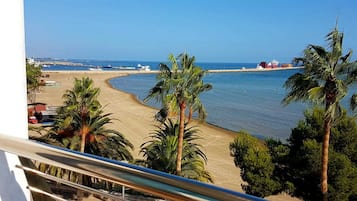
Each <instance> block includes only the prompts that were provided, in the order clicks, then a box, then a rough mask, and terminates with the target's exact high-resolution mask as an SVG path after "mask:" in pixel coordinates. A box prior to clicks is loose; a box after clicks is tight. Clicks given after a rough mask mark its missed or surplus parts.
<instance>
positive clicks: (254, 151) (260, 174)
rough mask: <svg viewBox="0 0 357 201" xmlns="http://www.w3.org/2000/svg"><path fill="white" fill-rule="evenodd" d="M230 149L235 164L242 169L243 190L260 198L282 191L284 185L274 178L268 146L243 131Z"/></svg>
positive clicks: (231, 144)
mask: <svg viewBox="0 0 357 201" xmlns="http://www.w3.org/2000/svg"><path fill="white" fill-rule="evenodd" d="M229 149H230V152H231V156H233V157H234V163H235V165H236V166H237V167H239V168H240V169H241V176H242V179H243V181H245V182H247V184H242V188H243V190H244V191H245V192H246V193H248V194H252V195H255V196H259V197H265V196H268V195H272V194H276V193H278V192H280V191H281V189H282V185H281V184H280V183H279V182H278V180H277V179H276V178H275V176H274V164H273V162H272V158H271V156H270V154H269V149H268V147H267V146H266V144H265V143H264V142H263V141H261V140H259V139H257V138H255V137H253V136H251V135H249V134H248V133H246V132H244V131H241V132H239V133H238V134H237V136H236V137H235V139H234V141H233V142H232V143H230V145H229Z"/></svg>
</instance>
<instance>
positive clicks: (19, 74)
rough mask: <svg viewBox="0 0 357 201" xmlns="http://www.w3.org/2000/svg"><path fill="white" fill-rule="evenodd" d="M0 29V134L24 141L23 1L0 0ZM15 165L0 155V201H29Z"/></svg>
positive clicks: (14, 158) (10, 158) (12, 159)
mask: <svg viewBox="0 0 357 201" xmlns="http://www.w3.org/2000/svg"><path fill="white" fill-rule="evenodd" d="M0 27H1V28H0V94H1V95H0V105H1V110H0V133H1V134H5V135H10V136H14V137H20V138H27V137H28V131H27V99H26V67H25V32H24V7H23V0H0ZM24 149H25V147H24ZM15 164H19V160H18V157H17V156H15V155H12V154H8V153H4V152H2V151H0V201H22V200H31V194H30V192H29V191H28V190H27V189H26V186H27V181H26V178H25V175H24V173H23V171H21V170H19V169H17V168H15V167H14V166H15Z"/></svg>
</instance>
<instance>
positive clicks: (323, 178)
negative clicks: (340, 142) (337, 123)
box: [321, 118, 331, 201]
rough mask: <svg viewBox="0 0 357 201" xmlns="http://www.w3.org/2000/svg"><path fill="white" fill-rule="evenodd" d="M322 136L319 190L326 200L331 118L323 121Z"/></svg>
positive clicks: (325, 200)
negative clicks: (323, 132)
mask: <svg viewBox="0 0 357 201" xmlns="http://www.w3.org/2000/svg"><path fill="white" fill-rule="evenodd" d="M324 131H325V134H324V137H323V143H322V156H321V165H322V168H321V192H322V196H323V200H324V201H327V200H328V193H327V192H328V184H327V178H328V175H327V169H328V149H329V143H330V132H331V118H328V119H326V120H325V122H324Z"/></svg>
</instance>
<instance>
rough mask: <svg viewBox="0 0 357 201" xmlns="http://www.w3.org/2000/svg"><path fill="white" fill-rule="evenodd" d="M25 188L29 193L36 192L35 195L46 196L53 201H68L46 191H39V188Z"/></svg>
mask: <svg viewBox="0 0 357 201" xmlns="http://www.w3.org/2000/svg"><path fill="white" fill-rule="evenodd" d="M27 188H28V189H29V190H30V191H32V192H36V193H40V194H43V195H46V196H48V197H51V198H53V199H55V200H59V201H68V200H66V199H63V198H61V197H59V196H56V195H53V194H51V193H48V192H46V191H43V190H41V189H39V188H36V187H33V186H28V187H27Z"/></svg>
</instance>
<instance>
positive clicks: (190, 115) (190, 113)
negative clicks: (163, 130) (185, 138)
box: [187, 106, 193, 123]
mask: <svg viewBox="0 0 357 201" xmlns="http://www.w3.org/2000/svg"><path fill="white" fill-rule="evenodd" d="M192 115H193V108H192V106H191V107H190V111H189V113H188V119H187V122H188V123H190V122H191V119H192Z"/></svg>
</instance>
